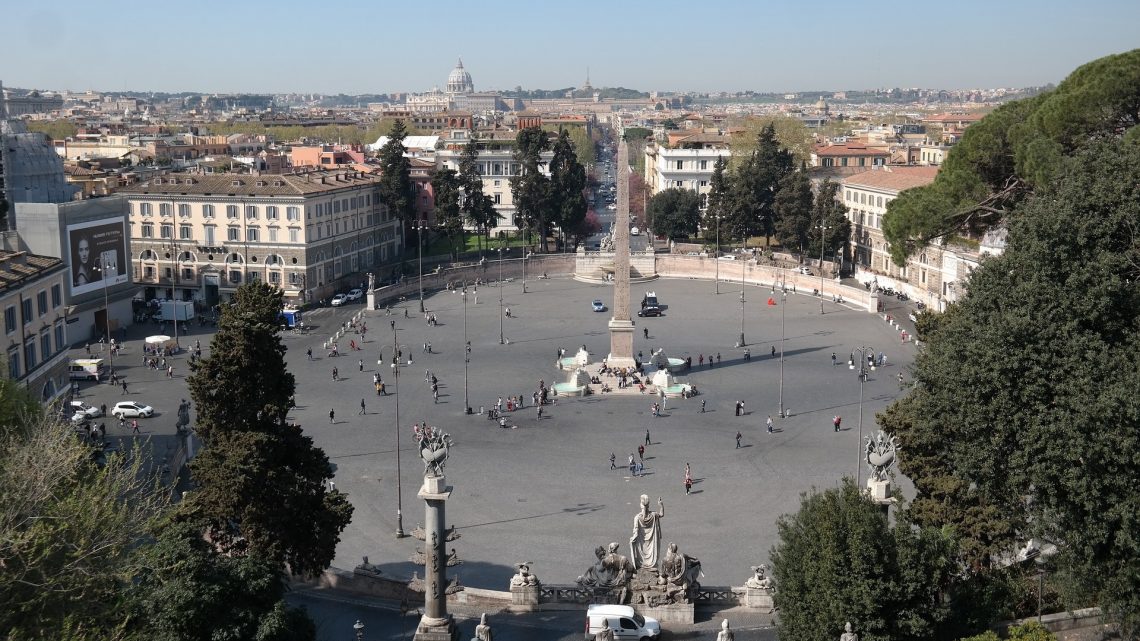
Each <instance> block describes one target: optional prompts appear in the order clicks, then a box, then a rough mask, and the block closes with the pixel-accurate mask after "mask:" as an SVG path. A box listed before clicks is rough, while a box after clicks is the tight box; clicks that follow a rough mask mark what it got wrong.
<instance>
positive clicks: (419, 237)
mask: <svg viewBox="0 0 1140 641" xmlns="http://www.w3.org/2000/svg"><path fill="white" fill-rule="evenodd" d="M427 228H428V226H427V223H425V222H423V221H422V220H419V219H417V220H416V224H415V225H413V226H412V229H415V230H416V264H417V265H418V266H419V272H420V277H419V281H420V313H421V314H422V313H424V312H425V311H427V310H426V309H425V308H424V230H426V229H427Z"/></svg>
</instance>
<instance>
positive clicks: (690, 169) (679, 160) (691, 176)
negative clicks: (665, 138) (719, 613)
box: [645, 133, 732, 209]
mask: <svg viewBox="0 0 1140 641" xmlns="http://www.w3.org/2000/svg"><path fill="white" fill-rule="evenodd" d="M731 154H732V152H731V151H729V148H728V137H727V136H725V135H722V134H719V133H694V134H690V135H686V136H680V137H676V138H673V139H671V144H670V145H669V146H668V147H665V146H661V145H658V144H656V143H649V144H647V145H646V146H645V183H646V185H648V187H649V193H650V195H655V194H659V193H661V192H662V191H665V190H666V189H670V188H674V187H679V188H681V189H689V190H692V191H695V192H697V194H698V195H699V196H700V197H701V209H704V208H705V200H706V198H707V196H708V193H709V189H710V187H709V184H710V182H711V181H712V175H713V169H714V168H715V166H716V161H717V159H718V158H720V157H722V156H724V157H726V158H727V157H728V156H730V155H731Z"/></svg>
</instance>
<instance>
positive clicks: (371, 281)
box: [368, 272, 376, 291]
mask: <svg viewBox="0 0 1140 641" xmlns="http://www.w3.org/2000/svg"><path fill="white" fill-rule="evenodd" d="M375 289H376V274H373V273H372V272H368V291H373V290H375Z"/></svg>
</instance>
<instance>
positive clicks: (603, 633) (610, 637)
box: [594, 619, 615, 641]
mask: <svg viewBox="0 0 1140 641" xmlns="http://www.w3.org/2000/svg"><path fill="white" fill-rule="evenodd" d="M594 641H615V640H614V631H613V630H612V629H610V620H609V619H602V629H601V630H598V631H597V632H596V633H595V634H594Z"/></svg>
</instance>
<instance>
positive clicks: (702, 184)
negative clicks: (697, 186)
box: [701, 180, 709, 187]
mask: <svg viewBox="0 0 1140 641" xmlns="http://www.w3.org/2000/svg"><path fill="white" fill-rule="evenodd" d="M708 186H709V181H707V180H702V181H701V187H708Z"/></svg>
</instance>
